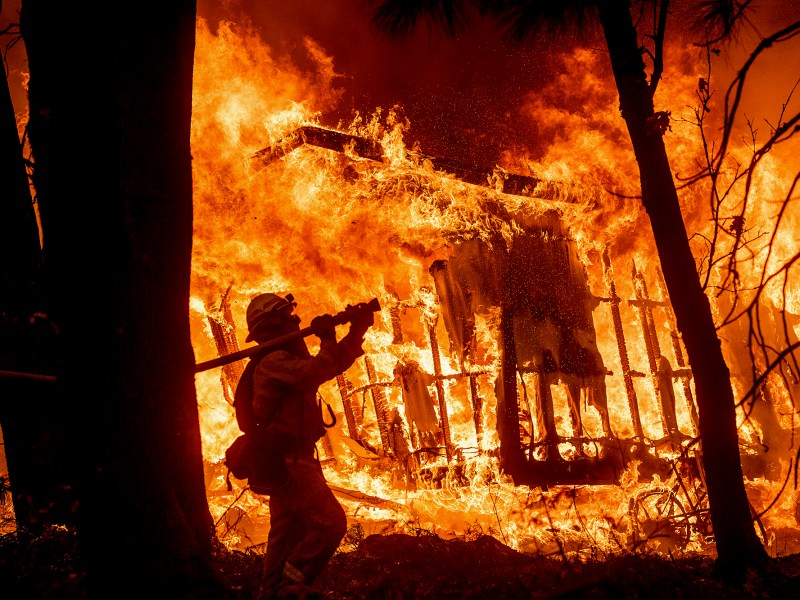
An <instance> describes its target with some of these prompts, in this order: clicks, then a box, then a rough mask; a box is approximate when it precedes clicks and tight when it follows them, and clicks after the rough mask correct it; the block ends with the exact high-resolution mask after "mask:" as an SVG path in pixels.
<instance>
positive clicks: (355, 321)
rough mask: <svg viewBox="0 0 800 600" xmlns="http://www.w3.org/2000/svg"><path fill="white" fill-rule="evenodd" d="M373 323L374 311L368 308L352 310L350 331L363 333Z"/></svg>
mask: <svg viewBox="0 0 800 600" xmlns="http://www.w3.org/2000/svg"><path fill="white" fill-rule="evenodd" d="M374 324H375V313H374V312H372V311H371V310H368V309H363V310H357V311H354V315H353V317H352V319H351V320H350V331H352V332H354V333H356V334H358V335H364V334H365V333H366V332H367V329H369V328H370V327H372V326H373V325H374Z"/></svg>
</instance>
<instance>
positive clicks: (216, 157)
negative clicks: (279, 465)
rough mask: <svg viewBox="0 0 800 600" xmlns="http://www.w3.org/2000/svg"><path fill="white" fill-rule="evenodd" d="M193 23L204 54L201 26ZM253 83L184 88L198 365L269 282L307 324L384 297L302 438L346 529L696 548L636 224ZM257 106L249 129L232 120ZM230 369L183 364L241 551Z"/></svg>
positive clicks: (692, 430) (213, 495)
mask: <svg viewBox="0 0 800 600" xmlns="http://www.w3.org/2000/svg"><path fill="white" fill-rule="evenodd" d="M200 33H201V35H200V38H199V39H200V44H199V50H200V52H201V53H202V52H203V44H215V43H220V42H219V41H218V40H217V39H215V38H212V37H208V36H205V37H204V35H203V31H202V28H201V30H200ZM220 39H223V41H224V40H225V36H224V35H223V36H220ZM228 42H230V40H229V39H228V40H227V41H226V42H225V43H228ZM211 53H212V54H214V55H215V56H222V55H224V54H225V52H222V51H219V49H217V51H216V52H211ZM214 73H215V71H214V69H213V68H207V69H206V71H204V72H201V73H200V76H199V77H198V79H199V83H196V85H199V86H201V88H202V86H203V77H212V78H213V77H214ZM216 73H217V75H219V71H216ZM272 75H273V77H274V75H275V74H274V73H272ZM287 77H288V78H289V80H290V83H291V85H288V87H290V88H291V87H292V86H294V87H295V88H297V87H298V84H297V81H296V80H294V79H292V78H293V77H295V78H296V77H299V76H297V75H287ZM257 83H258V82H257ZM261 85H263V86H264V87H265V88H267V89H270V87H269V86H270V85H272V86H275V85H276V84H275V83H267V82H265V81H264V82H261ZM254 86H255V88H257V85H256V84H254ZM216 87H218V86H216ZM255 88H254V90H255ZM281 89H283V88H281ZM254 90H251V92H252V93H250V92H248V91H247V90H243V91H241V93H240V94H238V95H237V94H232V95H228V96H226V97H224V98H222V97H214V98H211V97H204V96H203V95H202V94H197V96H198V98H199V100H196V101H195V102H196V107H195V131H194V134H193V135H194V136H195V138H196V139H197V140H201V139H203V140H209V139H211V140H216V141H215V143H213V144H209V143H199V142H198V143H195V144H193V148H194V150H193V152H194V155H195V164H196V176H195V177H196V181H195V187H196V190H195V197H196V201H197V209H196V211H197V214H196V225H195V259H194V265H193V283H192V286H193V298H192V309H193V316H194V323H195V330H194V338H193V343H194V345H195V348H196V352H197V358H198V360H203V359H211V358H214V357H216V356H223V355H225V354H229V353H231V352H235V351H237V350H239V349H240V339H243V337H244V335H243V333H244V330H245V329H244V310H245V307H246V305H247V302H248V300H249V299H250V298H251V297H252V296H254V295H255V294H257V293H261V292H265V291H273V292H278V293H288V292H291V293H292V294H293V295H294V296H295V298H296V300H297V302H298V312H299V313H300V315H301V316H302V317H303V320H304V322H306V323H307V322H308V321H310V319H311V318H312V317H313V316H315V315H316V314H321V313H326V312H327V313H334V312H336V311H338V310H341V309H343V308H344V307H345V305H347V304H351V303H355V302H361V301H365V300H368V299H370V298H377V299H378V300H379V301H380V304H381V306H382V310H381V311H380V313H379V315H378V318H377V320H376V326H375V327H374V328H373V329H372V330H371V331H370V333H369V334H368V337H367V342H366V345H365V348H366V350H367V354H366V355H365V356H364V357H363V358H361V359H359V361H358V362H357V363H356V364H355V365H354V366H353V367H352V368H351V369H350V370H348V371H347V372H346V373H345V374H343V375H341V376H340V377H338V378H337V379H336V381H335V382H330V383H329V384H326V385H325V386H324V387H323V388H322V390H321V391H322V396H323V400H324V401H325V402H327V403H328V404H330V405H331V406H332V407H333V411H334V412H335V414H336V416H337V425H336V426H335V427H333V428H332V429H330V430H329V431H328V434H327V435H326V436H325V438H323V440H322V441H321V442H320V444H319V448H318V450H319V453H320V457H321V459H322V460H323V463H324V466H325V471H326V477H327V478H328V480H329V482H331V485H332V488H333V489H334V491H335V492H336V493H337V495H338V496H339V497H340V499H341V500H342V502H343V504H344V505H345V508H346V509H347V512H348V517H349V519H350V520H351V524H358V525H359V526H360V527H361V528H362V530H364V531H366V532H367V533H372V532H394V531H406V530H408V529H409V528H414V527H419V528H429V529H434V530H437V531H439V532H444V533H446V534H452V535H464V534H465V532H468V531H475V530H476V529H477V530H480V531H488V532H491V533H494V534H496V535H497V536H498V537H499V538H500V539H503V541H505V542H506V543H509V544H511V545H513V546H515V547H518V548H521V549H531V548H533V549H538V550H543V551H547V549H548V548H550V547H552V546H554V545H555V546H557V547H559V548H562V549H566V550H567V551H569V552H576V553H580V552H582V551H585V550H587V549H588V548H590V547H601V548H611V549H613V548H615V547H617V548H619V547H625V548H635V547H640V546H641V545H645V544H646V545H647V546H648V547H650V548H655V549H662V550H666V549H670V550H703V549H705V548H706V547H707V544H708V542H709V540H710V525H709V520H708V510H707V501H706V494H705V488H704V482H703V478H704V474H703V471H702V468H701V466H700V461H699V460H698V456H699V454H698V452H699V447H698V444H697V443H696V441H697V440H696V438H697V424H698V417H697V407H696V404H695V399H694V394H693V383H692V373H691V370H690V368H689V366H688V365H687V363H686V360H685V352H684V349H683V347H682V342H681V337H680V333H679V332H678V330H677V327H676V325H675V319H674V315H673V313H672V308H671V304H670V301H669V297H668V296H667V294H666V291H665V285H664V283H663V278H662V276H661V272H660V269H659V264H658V260H657V257H656V256H655V254H654V252H653V251H652V246H651V245H648V242H647V240H649V233H648V232H646V231H644V230H641V231H640V232H639V233H640V234H641V239H642V240H644V241H641V242H637V243H635V244H627V245H626V244H621V243H620V241H619V238H618V237H615V236H617V232H616V229H617V227H618V225H616V224H611V223H609V222H604V221H603V220H602V219H599V220H598V219H597V216H596V213H597V211H595V210H594V209H595V208H596V207H597V204H598V202H599V201H598V199H597V195H598V194H600V193H601V192H600V191H598V190H587V188H586V186H577V185H572V184H571V183H570V182H569V181H568V180H545V179H543V178H539V177H535V176H533V175H519V174H513V173H510V172H508V171H505V170H503V169H499V168H490V169H484V168H481V167H479V166H476V165H473V164H468V163H464V162H461V161H459V160H458V159H457V158H453V157H436V156H429V155H426V154H424V153H422V152H421V151H420V150H419V149H418V148H408V147H407V146H406V143H405V141H404V140H403V133H404V131H405V130H406V128H407V123H405V122H404V121H403V119H402V118H401V117H400V116H399V115H398V114H397V113H395V112H394V111H389V112H388V113H387V114H385V115H384V114H381V113H378V114H376V115H375V116H374V117H373V118H371V119H364V118H361V117H357V118H356V119H355V120H354V121H353V122H352V123H351V124H350V125H349V126H347V127H341V128H339V129H336V130H334V129H330V128H323V127H320V126H319V125H317V124H316V123H314V120H313V118H310V117H309V115H308V114H307V113H306V112H305V111H304V109H303V108H302V107H301V106H299V105H296V104H292V103H291V102H289V103H286V102H284V103H283V105H282V106H283V108H282V109H280V110H278V109H277V108H275V106H272V105H271V104H270V102H272V101H273V99H271V98H267V100H263V99H259V98H257V94H255V91H254ZM265 93H266V92H265ZM273 93H279V92H274V91H273ZM254 94H255V96H254ZM267 96H269V93H267ZM254 98H255V99H254ZM287 106H288V108H287ZM245 107H247V108H246V109H245ZM253 107H255V108H253ZM259 107H261V108H262V109H263V110H264V111H265V114H266V115H267V117H266V118H267V122H266V123H264V122H263V120H262V122H261V123H260V124H259V127H252V128H249V127H245V126H243V125H242V122H243V120H242V119H241V118H240V117H236V118H234V117H232V116H231V115H239V114H240V113H242V114H248V115H249V114H252V111H253V110H255V109H258V108H259ZM234 121H235V123H234ZM265 130H266V131H267V132H268V135H267V136H266V138H265V136H264V131H265ZM222 141H226V142H228V143H222ZM243 157H244V158H243ZM197 167H199V168H197ZM600 212H602V211H600ZM628 214H629V215H632V216H629V217H628V221H627V222H626V226H627V227H629V228H632V227H633V228H635V227H637V223H638V224H639V225H638V226H641V223H642V221H641V220H640V218H641V210H638V211H635V210H630V211H629V213H628ZM312 340H313V338H310V339H309V343H311V344H313V341H312ZM312 351H313V349H312ZM242 368H243V363H241V362H234V363H230V364H227V365H226V366H225V367H223V368H222V369H221V371H220V370H214V371H206V372H202V373H200V374H199V375H198V380H197V385H198V393H199V397H200V401H201V415H202V426H203V437H204V453H205V457H206V462H207V485H208V495H209V500H210V505H211V507H212V512H214V514H215V517H216V518H217V519H218V528H219V530H220V538H221V539H223V540H224V541H225V542H226V543H229V544H230V545H232V546H239V547H245V546H249V545H253V544H258V543H260V542H261V541H263V539H264V538H262V537H260V536H264V535H265V534H266V527H265V526H262V527H260V528H259V527H254V526H253V523H254V522H255V523H256V524H261V525H264V524H265V523H266V517H265V511H266V507H265V506H264V504H263V503H262V499H261V498H259V497H257V496H255V495H253V494H250V493H249V492H248V491H247V488H246V483H245V482H237V481H235V480H234V481H233V486H234V489H232V490H228V489H227V487H226V485H225V475H226V473H225V469H224V467H223V466H222V464H221V459H222V454H223V452H224V449H225V447H227V444H229V443H230V442H231V441H232V440H233V438H234V437H236V435H237V434H238V431H237V429H236V425H235V420H234V418H233V413H232V409H231V408H230V403H231V402H232V399H233V393H232V391H233V389H234V388H235V385H236V382H237V381H238V378H239V377H240V376H241V373H242ZM780 402H784V403H785V402H786V398H784V399H783V400H778V399H776V400H775V401H774V402H772V403H767V402H762V403H761V404H760V405H759V410H758V411H756V412H754V418H753V419H749V420H745V421H744V422H743V424H742V428H741V435H742V444H743V448H744V450H743V462H744V467H745V474H746V476H747V477H748V478H750V479H751V480H752V482H751V491H752V490H757V491H755V492H754V494H755V496H757V497H758V498H759V499H760V501H763V502H764V505H766V504H767V503H768V502H770V500H771V494H772V493H773V491H774V490H775V489H776V486H778V487H779V486H780V483H779V482H778V478H777V477H776V476H775V474H776V473H780V472H781V468H782V467H781V466H780V465H781V464H782V463H781V460H783V459H784V458H785V456H784V455H783V454H781V453H776V452H772V453H769V452H767V451H765V448H764V446H763V445H760V442H761V440H763V439H764V436H765V435H775V436H779V435H783V433H785V432H787V431H790V430H791V428H792V425H791V424H788V425H787V422H786V421H787V420H786V418H785V416H784V417H781V415H780V414H778V413H779V412H780V411H779V410H778V407H779V406H780ZM756 413H758V414H756ZM781 419H783V420H781ZM770 431H771V432H773V433H772V434H769V432H770ZM778 432H782V433H778ZM773 439H777V437H775V438H773ZM753 482H755V483H753ZM781 502H782V505H781V507H780V509H779V510H776V511H775V513H776V514H778V513H780V519H789V520H792V519H793V518H794V505H793V502H794V499H793V498H792V497H791V495H786V496H784V497H783V500H782V501H781ZM756 510H759V509H758V508H756ZM785 539H786V538H784V541H785ZM792 543H793V542H792Z"/></svg>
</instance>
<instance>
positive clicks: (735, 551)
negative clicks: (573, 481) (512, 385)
mask: <svg viewBox="0 0 800 600" xmlns="http://www.w3.org/2000/svg"><path fill="white" fill-rule="evenodd" d="M598 5H599V10H600V21H601V23H602V26H603V31H604V33H605V38H606V42H607V44H608V49H609V54H610V57H611V65H612V69H613V71H614V78H615V80H616V84H617V89H618V91H619V97H620V107H621V110H622V117H623V118H624V119H625V123H626V124H627V127H628V132H629V133H630V136H631V140H632V142H633V149H634V153H635V155H636V161H637V163H638V165H639V172H640V179H641V186H642V202H643V204H644V207H645V209H646V210H647V214H648V215H649V217H650V223H651V226H652V229H653V235H654V237H655V242H656V247H657V250H658V254H659V258H660V260H661V266H662V269H663V273H664V279H665V281H666V285H667V290H668V292H669V296H670V299H671V300H672V304H673V308H674V311H675V317H676V320H677V325H678V328H679V330H680V331H681V334H682V335H683V340H684V343H685V345H686V352H687V354H688V360H689V364H690V366H691V368H692V373H693V375H694V381H695V388H696V391H697V404H698V408H699V415H700V439H701V442H702V452H703V454H702V459H703V466H704V469H705V472H706V482H707V486H708V498H709V506H710V512H711V522H712V526H713V530H714V538H715V541H716V545H717V555H718V558H717V563H718V568H719V570H720V572H721V573H722V574H724V575H726V576H733V577H736V576H737V575H739V574H741V573H743V572H744V570H745V569H746V568H747V567H753V566H757V565H759V564H761V563H763V562H764V560H765V559H766V557H767V555H766V552H765V551H764V548H763V546H762V544H761V542H760V541H759V538H758V537H757V535H756V532H755V528H754V526H753V519H752V516H751V513H750V505H749V503H748V500H747V494H746V492H745V488H744V478H743V475H742V466H741V459H740V456H739V441H738V434H737V430H736V412H735V404H734V397H733V390H732V387H731V381H730V372H729V370H728V367H727V365H726V364H725V361H724V359H723V355H722V348H721V345H720V340H719V338H718V336H717V332H716V327H715V324H714V319H713V316H712V314H711V307H710V304H709V302H708V298H706V296H705V294H704V292H703V289H702V287H701V285H700V279H699V277H698V274H697V270H696V265H695V262H694V257H693V256H692V252H691V249H690V247H689V242H688V237H687V235H686V228H685V225H684V223H683V217H682V215H681V211H680V204H679V201H678V194H677V191H676V189H675V183H674V181H673V179H672V170H671V168H670V165H669V161H668V159H667V153H666V149H665V147H664V141H663V139H662V136H661V133H660V132H659V131H658V129H657V128H656V127H655V123H654V122H653V120H654V119H653V116H654V108H653V100H652V96H651V95H650V90H649V88H648V86H647V81H646V77H645V70H644V63H643V61H642V58H641V53H640V52H639V45H638V43H637V37H636V30H635V29H634V26H633V21H632V19H631V14H630V3H629V2H628V1H622V0H601V1H600V2H599V3H598Z"/></svg>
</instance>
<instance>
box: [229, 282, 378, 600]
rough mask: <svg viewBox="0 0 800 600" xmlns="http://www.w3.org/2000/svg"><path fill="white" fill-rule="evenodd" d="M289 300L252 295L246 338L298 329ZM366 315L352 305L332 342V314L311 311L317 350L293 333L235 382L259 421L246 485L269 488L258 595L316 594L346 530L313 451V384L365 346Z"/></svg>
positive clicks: (316, 427) (318, 431) (319, 423)
mask: <svg viewBox="0 0 800 600" xmlns="http://www.w3.org/2000/svg"><path fill="white" fill-rule="evenodd" d="M296 306H297V303H296V302H294V298H293V297H292V296H291V294H289V295H287V296H286V297H285V298H283V297H281V296H278V295H277V294H261V295H259V296H256V297H255V298H253V300H252V301H251V302H250V304H249V306H248V307H247V328H248V331H249V334H248V336H247V341H248V342H250V341H255V342H258V343H263V342H265V341H268V340H270V339H274V338H277V337H280V336H283V335H286V334H289V333H292V332H296V331H299V329H300V317H298V316H297V315H296V314H294V308H295V307H296ZM373 322H374V317H373V313H372V311H369V310H365V311H360V312H358V313H357V314H356V316H355V317H354V318H353V319H352V320H351V322H350V330H349V332H348V333H347V335H345V336H344V337H343V338H342V339H341V340H340V341H338V342H337V341H336V330H335V325H334V323H333V319H332V317H331V315H322V316H319V317H316V318H314V319H313V320H312V321H311V324H310V325H311V329H312V331H313V333H314V335H316V336H317V337H319V339H320V348H319V352H318V353H317V354H316V355H313V356H312V355H311V353H310V352H309V350H308V348H307V346H306V343H305V340H304V339H303V338H299V339H298V340H297V341H295V342H290V343H288V344H285V345H283V346H281V347H280V348H278V349H276V350H273V351H271V352H270V353H268V354H266V355H264V356H263V357H260V358H258V359H255V360H252V361H250V363H249V364H248V366H247V368H246V369H245V372H244V374H243V375H242V378H241V381H240V383H239V386H238V387H237V395H238V394H240V393H248V394H252V398H253V409H254V412H255V415H256V420H257V422H258V427H257V431H258V435H257V436H256V439H257V442H256V446H257V447H256V454H255V456H256V459H255V461H256V465H255V473H254V474H253V476H252V477H251V478H250V479H249V483H250V487H251V489H252V490H253V491H255V492H257V493H263V494H267V495H269V512H270V530H269V535H268V538H267V553H266V556H265V559H264V572H263V577H262V580H261V589H260V592H259V594H260V597H261V598H310V597H317V592H315V590H314V588H313V586H312V584H313V582H314V580H315V579H316V578H317V577H318V576H319V574H320V573H321V572H322V570H323V569H324V568H325V566H326V565H327V563H328V561H329V560H330V559H331V557H332V556H333V554H334V552H335V551H336V549H337V548H338V546H339V543H340V542H341V540H342V538H343V537H344V534H345V533H346V531H347V518H346V516H345V512H344V510H343V509H342V507H341V505H340V504H339V502H338V501H337V500H336V498H335V497H334V495H333V493H332V492H331V490H330V488H329V487H328V485H327V483H326V481H325V477H324V475H323V473H322V467H321V466H320V463H319V459H318V457H317V455H316V442H317V440H319V439H320V438H321V437H322V436H323V435H324V434H325V426H326V423H325V420H324V416H323V413H322V408H321V405H320V401H319V394H318V388H319V386H320V385H321V384H323V383H324V382H326V381H328V380H330V379H333V378H334V377H336V376H337V375H339V374H341V373H343V372H344V371H345V370H347V369H348V368H349V367H350V365H352V364H353V362H354V361H355V360H356V359H357V358H358V357H359V356H362V355H363V354H364V350H363V349H362V347H361V346H362V343H363V341H364V334H365V333H366V332H367V330H368V329H369V328H370V327H371V326H372V325H373ZM329 413H330V408H329ZM330 416H331V419H332V417H333V414H332V413H330ZM327 425H328V426H330V423H328V424H327Z"/></svg>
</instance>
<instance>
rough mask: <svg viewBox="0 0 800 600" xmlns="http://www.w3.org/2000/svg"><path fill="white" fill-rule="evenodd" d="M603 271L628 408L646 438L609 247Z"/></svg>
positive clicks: (637, 431) (635, 427)
mask: <svg viewBox="0 0 800 600" xmlns="http://www.w3.org/2000/svg"><path fill="white" fill-rule="evenodd" d="M603 272H604V275H605V280H606V286H607V287H608V296H609V304H610V306H611V319H612V321H613V322H614V336H615V337H616V338H617V350H618V352H619V362H620V366H621V367H622V378H623V381H624V382H625V394H626V396H627V398H628V408H629V410H630V413H631V421H633V431H634V433H635V435H636V437H637V438H639V439H644V430H643V429H642V418H641V415H640V414H639V401H638V400H637V398H636V390H635V389H634V387H633V372H632V371H631V363H630V360H629V358H628V347H627V344H626V342H625V332H624V331H623V329H622V316H621V314H620V311H619V305H620V303H621V302H622V299H621V298H620V297H619V296H618V295H617V287H616V285H615V284H614V279H613V277H612V275H611V258H610V257H609V255H608V248H606V249H605V251H604V252H603Z"/></svg>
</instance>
